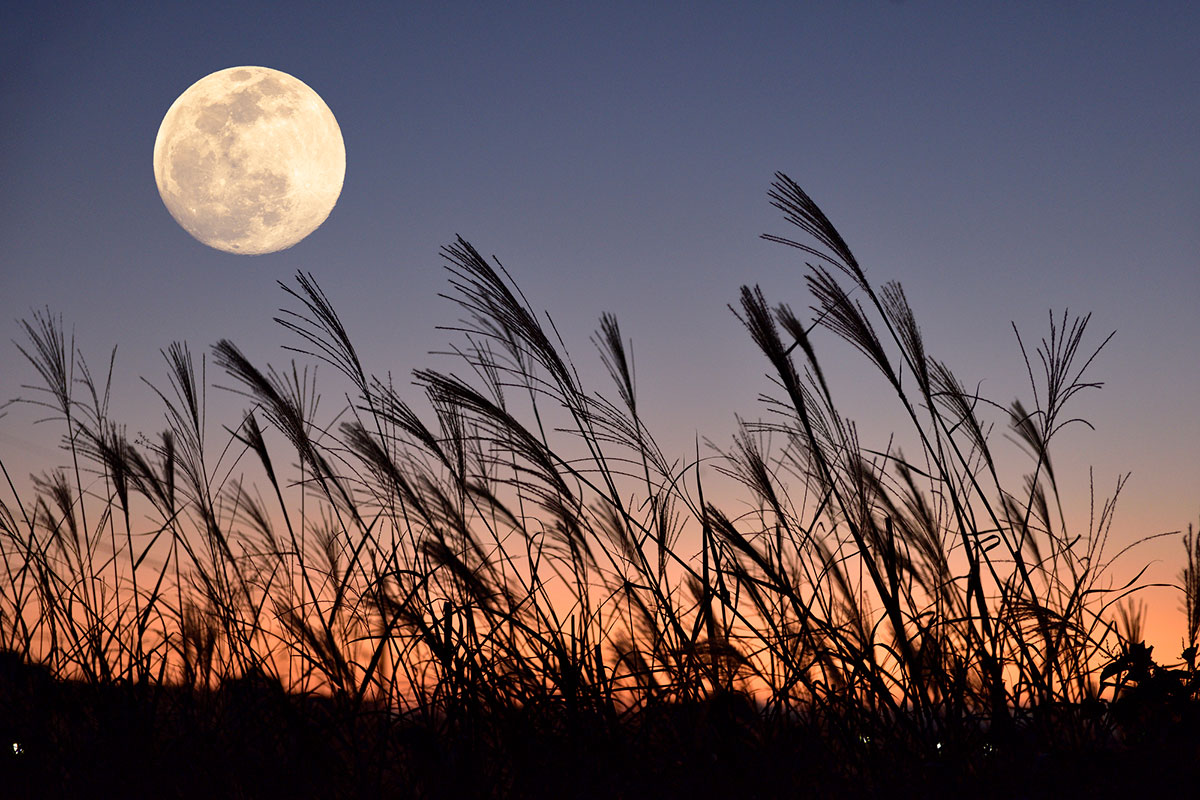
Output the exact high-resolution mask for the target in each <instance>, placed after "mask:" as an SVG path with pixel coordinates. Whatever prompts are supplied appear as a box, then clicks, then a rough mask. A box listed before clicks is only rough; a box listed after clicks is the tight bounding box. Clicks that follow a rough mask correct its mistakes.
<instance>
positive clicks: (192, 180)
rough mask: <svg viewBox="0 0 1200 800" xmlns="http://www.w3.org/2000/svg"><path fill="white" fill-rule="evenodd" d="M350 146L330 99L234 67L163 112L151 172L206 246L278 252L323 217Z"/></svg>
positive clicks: (270, 72) (262, 72)
mask: <svg viewBox="0 0 1200 800" xmlns="http://www.w3.org/2000/svg"><path fill="white" fill-rule="evenodd" d="M345 176H346V148H345V145H344V144H343V142H342V131H341V129H340V128H338V124H337V120H336V119H335V118H334V116H333V112H332V111H330V110H329V106H327V105H325V101H323V100H322V99H321V98H320V96H318V95H317V93H316V92H314V91H313V90H312V89H310V88H309V87H308V86H307V85H305V84H304V83H303V82H301V81H299V80H297V79H296V78H293V77H292V76H291V75H288V74H287V73H286V72H280V71H278V70H274V69H268V68H266V67H231V68H229V69H223V70H221V71H219V72H214V73H212V74H211V75H208V76H206V77H204V78H201V79H200V80H198V81H196V82H195V83H193V84H192V85H191V86H190V87H188V90H187V91H185V92H184V93H183V94H181V95H180V96H179V99H178V100H176V101H175V102H174V103H173V104H172V105H171V108H170V109H168V110H167V115H166V116H165V117H163V121H162V125H161V126H159V129H158V138H157V139H156V140H155V142H154V179H155V181H156V182H157V183H158V193H159V194H160V195H161V196H162V199H163V203H164V204H166V206H167V210H168V211H170V212H171V216H172V217H174V218H175V221H176V222H178V223H179V224H180V225H182V226H183V228H184V230H186V231H187V232H188V233H190V234H191V235H192V236H194V237H195V238H197V239H199V240H200V241H201V242H203V243H204V244H206V245H208V246H209V247H215V248H216V249H218V250H224V251H226V252H228V253H243V254H248V255H254V254H259V253H273V252H275V251H276V250H283V249H285V248H288V247H291V246H292V245H294V244H296V243H297V242H299V241H300V240H301V239H303V238H304V237H305V236H308V235H309V234H310V233H312V232H313V231H314V230H316V229H317V227H318V226H320V224H321V223H322V222H324V221H325V218H326V217H328V216H329V212H330V211H332V210H333V206H334V204H335V203H337V199H338V195H340V194H341V192H342V180H343V179H344V178H345Z"/></svg>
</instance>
